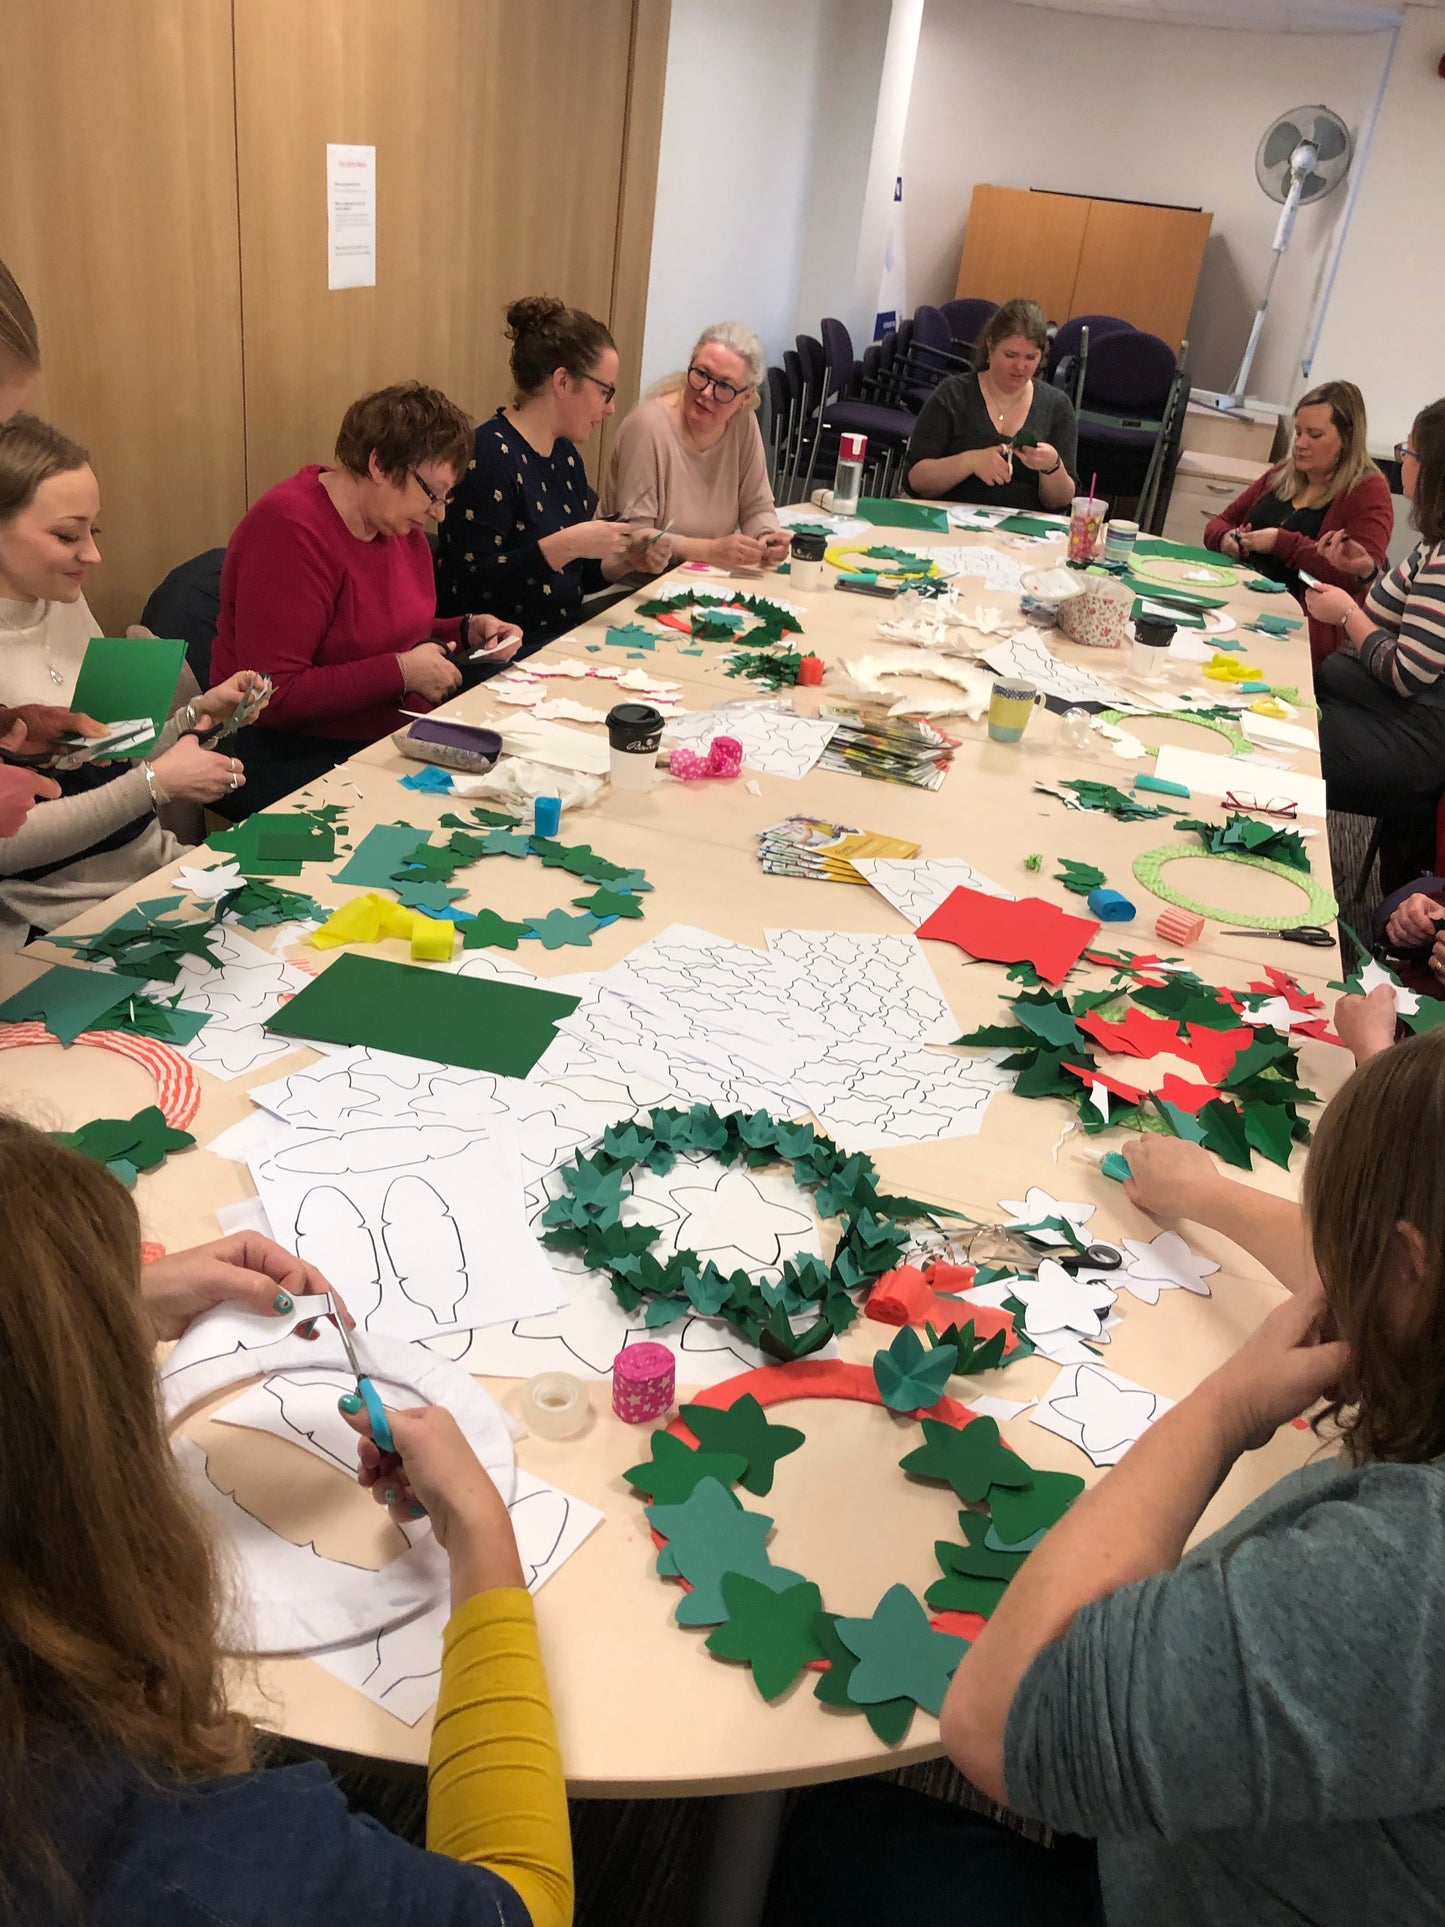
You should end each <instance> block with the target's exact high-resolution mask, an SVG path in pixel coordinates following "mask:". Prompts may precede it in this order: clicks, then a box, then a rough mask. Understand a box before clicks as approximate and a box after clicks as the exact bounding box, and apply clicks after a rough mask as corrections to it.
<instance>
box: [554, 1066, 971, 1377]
mask: <svg viewBox="0 0 1445 1927" xmlns="http://www.w3.org/2000/svg"><path fill="white" fill-rule="evenodd" d="M684 1151H702V1152H705V1153H706V1155H707V1156H709V1157H712V1158H715V1159H716V1160H717V1162H718V1163H719V1164H721V1165H723V1166H724V1167H725V1168H726V1167H729V1166H731V1165H733V1164H736V1163H738V1162H739V1160H741V1161H742V1163H743V1164H744V1166H745V1167H747V1168H749V1169H758V1168H761V1167H762V1166H763V1165H767V1164H786V1165H788V1166H789V1167H790V1169H791V1172H792V1176H793V1181H794V1183H795V1184H797V1185H798V1186H800V1187H801V1188H804V1189H807V1190H811V1191H813V1192H814V1193H815V1195H814V1198H813V1202H814V1204H815V1206H816V1208H817V1211H818V1214H819V1216H820V1217H824V1218H833V1217H836V1218H837V1219H838V1221H839V1236H838V1242H837V1245H836V1246H835V1248H834V1252H833V1262H832V1264H831V1265H825V1264H824V1263H823V1261H822V1259H821V1258H815V1257H813V1256H812V1255H811V1253H804V1254H802V1255H800V1256H794V1257H791V1258H785V1259H784V1260H783V1261H782V1263H781V1265H780V1266H779V1268H778V1276H777V1278H776V1279H770V1280H769V1290H770V1291H771V1292H772V1293H773V1296H772V1297H769V1296H767V1295H766V1294H765V1292H764V1291H763V1289H762V1288H761V1287H760V1286H759V1285H757V1284H755V1283H754V1282H753V1280H752V1278H751V1277H750V1276H749V1275H748V1273H747V1272H746V1271H741V1270H740V1271H735V1272H733V1273H732V1274H731V1276H729V1277H724V1276H723V1274H722V1273H721V1272H719V1271H718V1269H717V1267H716V1266H715V1265H714V1264H713V1263H712V1262H711V1260H707V1261H704V1260H703V1259H701V1258H699V1257H698V1255H697V1253H696V1252H695V1251H675V1252H674V1253H673V1254H672V1256H671V1257H670V1258H669V1259H668V1260H667V1262H666V1264H660V1263H659V1262H658V1260H657V1259H656V1258H654V1257H653V1256H652V1250H651V1247H652V1246H653V1244H654V1243H655V1242H656V1241H657V1239H658V1237H659V1236H660V1235H661V1234H660V1232H659V1230H658V1229H657V1227H656V1226H654V1225H648V1224H646V1223H642V1224H632V1225H624V1224H623V1223H622V1221H621V1207H622V1205H623V1204H624V1203H625V1202H626V1201H627V1198H628V1196H629V1193H628V1192H627V1191H626V1189H625V1181H626V1179H627V1178H628V1176H629V1175H630V1174H631V1172H632V1171H633V1170H635V1169H636V1168H637V1166H638V1165H646V1166H647V1167H648V1168H649V1169H650V1170H653V1171H656V1172H658V1173H659V1174H662V1173H665V1172H667V1171H669V1170H671V1169H672V1167H673V1165H674V1164H675V1163H676V1161H677V1157H678V1154H679V1153H680V1152H684ZM556 1175H557V1177H558V1178H559V1179H560V1181H561V1183H562V1186H563V1191H562V1193H561V1195H559V1196H557V1197H555V1198H553V1199H552V1202H551V1203H550V1204H548V1206H547V1207H546V1209H545V1210H544V1211H543V1213H542V1217H541V1224H542V1225H543V1227H545V1228H544V1230H543V1233H542V1242H543V1243H544V1244H547V1245H550V1246H551V1247H552V1248H553V1249H554V1250H560V1251H572V1252H578V1253H580V1254H581V1256H582V1259H583V1261H584V1263H585V1264H586V1265H587V1266H588V1268H589V1269H591V1270H595V1271H601V1272H602V1273H604V1274H605V1276H606V1278H607V1282H608V1284H609V1285H610V1286H611V1288H612V1293H613V1296H614V1297H615V1298H616V1299H617V1301H618V1303H619V1304H620V1305H621V1306H622V1308H623V1310H624V1311H627V1312H632V1311H635V1310H636V1309H637V1308H638V1306H639V1305H641V1304H642V1303H643V1302H644V1301H645V1302H646V1305H647V1310H646V1312H645V1314H644V1317H645V1322H646V1325H647V1327H648V1329H649V1330H656V1329H658V1328H659V1327H660V1326H663V1325H668V1324H672V1323H675V1322H676V1320H678V1319H679V1318H687V1317H692V1316H694V1315H696V1316H701V1317H707V1318H721V1319H722V1320H723V1321H724V1323H726V1324H728V1325H731V1327H732V1328H733V1330H734V1331H736V1332H740V1333H741V1334H742V1336H743V1337H744V1338H746V1339H747V1340H748V1342H749V1343H750V1344H753V1345H756V1346H758V1348H759V1349H760V1350H761V1351H763V1352H765V1353H767V1355H768V1356H769V1357H771V1358H778V1359H788V1360H790V1359H798V1358H804V1357H806V1356H807V1354H808V1353H809V1352H814V1351H817V1350H818V1349H819V1347H820V1346H823V1345H826V1344H827V1343H828V1341H829V1339H831V1338H833V1337H835V1336H836V1334H837V1333H838V1332H840V1331H846V1330H847V1328H848V1327H849V1325H851V1324H852V1323H853V1321H854V1319H855V1318H856V1317H857V1316H858V1310H857V1307H856V1305H855V1304H854V1303H853V1300H852V1299H851V1298H850V1297H849V1296H848V1294H849V1292H852V1291H858V1290H861V1289H862V1287H863V1286H865V1285H871V1284H872V1283H873V1282H874V1280H875V1279H878V1278H881V1277H882V1276H883V1274H884V1272H886V1271H891V1270H892V1269H893V1268H894V1266H895V1265H897V1264H898V1263H899V1262H900V1258H901V1254H902V1252H903V1250H904V1247H905V1246H906V1245H907V1243H908V1233H907V1232H906V1231H904V1229H903V1228H902V1225H901V1224H900V1223H899V1222H898V1219H900V1218H901V1219H904V1220H917V1219H926V1220H928V1221H929V1222H930V1223H934V1224H936V1223H937V1221H938V1218H939V1216H944V1217H951V1216H956V1215H957V1213H955V1212H950V1211H949V1210H948V1208H947V1207H946V1206H943V1205H928V1204H923V1203H920V1202H919V1200H917V1199H916V1198H899V1197H881V1196H880V1195H879V1192H878V1189H877V1185H876V1182H875V1180H876V1178H877V1172H876V1171H875V1169H874V1167H873V1164H872V1162H871V1160H870V1159H868V1158H866V1157H864V1156H863V1154H862V1153H861V1152H855V1153H854V1154H853V1155H852V1156H851V1157H849V1156H845V1155H844V1153H843V1152H842V1151H841V1150H840V1149H839V1147H838V1146H837V1145H836V1144H834V1143H833V1141H832V1139H831V1138H828V1137H825V1136H824V1135H823V1133H822V1132H821V1131H819V1130H817V1129H816V1128H815V1127H814V1126H813V1125H811V1124H792V1123H789V1122H786V1121H784V1122H779V1121H778V1120H777V1119H776V1118H774V1117H771V1116H770V1115H769V1113H768V1112H767V1111H754V1112H752V1113H748V1112H730V1113H729V1114H728V1115H727V1116H726V1117H723V1116H720V1115H719V1114H718V1112H717V1111H716V1110H714V1108H713V1107H712V1105H710V1104H694V1105H693V1106H692V1107H691V1108H690V1109H689V1110H686V1111H683V1110H666V1109H663V1108H660V1107H659V1108H657V1109H655V1110H653V1111H650V1112H649V1113H648V1115H647V1116H646V1117H645V1118H636V1119H634V1118H630V1117H628V1118H623V1119H621V1120H620V1121H619V1122H618V1123H616V1124H611V1125H609V1126H608V1127H607V1129H606V1130H605V1131H604V1132H603V1134H602V1145H601V1148H600V1149H599V1150H597V1151H595V1152H593V1153H592V1154H591V1155H590V1156H585V1155H579V1156H577V1157H575V1158H572V1159H571V1160H570V1161H569V1162H568V1163H566V1164H562V1165H559V1166H558V1169H557V1173H556ZM641 1208H642V1209H643V1210H645V1209H646V1207H645V1206H643V1207H641ZM808 1310H812V1311H815V1312H816V1313H817V1316H816V1317H815V1318H814V1319H813V1321H812V1323H811V1324H809V1325H808V1326H807V1327H806V1328H805V1329H804V1330H803V1331H801V1332H795V1331H794V1330H793V1326H792V1320H793V1319H794V1318H795V1317H800V1316H801V1315H802V1314H803V1313H804V1312H805V1311H808Z"/></svg>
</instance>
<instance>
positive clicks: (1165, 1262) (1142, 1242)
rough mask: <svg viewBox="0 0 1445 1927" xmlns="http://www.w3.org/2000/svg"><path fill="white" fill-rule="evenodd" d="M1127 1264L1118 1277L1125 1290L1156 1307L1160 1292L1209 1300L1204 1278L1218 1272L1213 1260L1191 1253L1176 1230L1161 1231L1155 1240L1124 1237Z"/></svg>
mask: <svg viewBox="0 0 1445 1927" xmlns="http://www.w3.org/2000/svg"><path fill="white" fill-rule="evenodd" d="M1124 1248H1125V1250H1126V1251H1127V1252H1128V1254H1129V1256H1128V1261H1127V1263H1126V1265H1125V1268H1124V1270H1123V1271H1121V1272H1120V1273H1119V1274H1118V1277H1119V1283H1120V1284H1121V1285H1123V1287H1124V1289H1125V1290H1126V1291H1131V1292H1132V1293H1133V1294H1134V1296H1135V1297H1136V1298H1138V1299H1139V1300H1141V1302H1142V1303H1144V1304H1146V1305H1157V1304H1158V1302H1159V1294H1160V1292H1161V1291H1192V1292H1194V1293H1195V1294H1196V1296H1198V1297H1200V1298H1208V1297H1209V1295H1210V1291H1209V1287H1208V1285H1207V1284H1205V1282H1204V1281H1205V1279H1206V1278H1208V1277H1210V1276H1211V1275H1212V1274H1213V1273H1214V1272H1216V1271H1218V1269H1219V1265H1218V1263H1217V1262H1216V1260H1215V1259H1213V1258H1202V1257H1201V1256H1200V1255H1199V1253H1198V1252H1197V1251H1191V1250H1190V1248H1189V1246H1188V1245H1187V1244H1185V1242H1184V1240H1183V1239H1182V1238H1181V1237H1180V1235H1179V1233H1178V1232H1177V1231H1161V1232H1160V1233H1159V1236H1158V1237H1157V1238H1154V1239H1147V1238H1126V1239H1125V1240H1124Z"/></svg>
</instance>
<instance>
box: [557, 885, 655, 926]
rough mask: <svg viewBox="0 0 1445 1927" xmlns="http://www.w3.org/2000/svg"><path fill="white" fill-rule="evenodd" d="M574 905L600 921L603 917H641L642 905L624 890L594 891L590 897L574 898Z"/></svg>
mask: <svg viewBox="0 0 1445 1927" xmlns="http://www.w3.org/2000/svg"><path fill="white" fill-rule="evenodd" d="M572 901H573V903H574V904H577V905H578V906H579V907H580V908H581V909H583V910H589V911H590V912H591V913H592V915H593V916H594V917H597V918H598V919H599V920H600V919H601V918H603V917H640V916H641V915H642V905H641V904H640V903H639V902H638V901H637V898H636V897H634V896H630V895H628V894H627V893H626V892H625V891H622V890H607V889H600V890H594V891H593V892H592V894H591V896H590V897H573V899H572Z"/></svg>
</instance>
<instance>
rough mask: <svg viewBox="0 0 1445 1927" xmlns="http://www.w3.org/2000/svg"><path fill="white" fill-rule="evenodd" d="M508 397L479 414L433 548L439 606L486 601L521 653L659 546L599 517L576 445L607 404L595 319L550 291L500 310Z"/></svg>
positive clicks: (642, 570) (612, 359)
mask: <svg viewBox="0 0 1445 1927" xmlns="http://www.w3.org/2000/svg"><path fill="white" fill-rule="evenodd" d="M507 335H508V338H509V339H510V341H511V343H512V352H511V367H512V380H513V382H514V383H515V384H516V392H515V394H514V396H513V399H512V403H511V406H510V407H508V408H499V409H498V410H497V412H496V414H495V415H493V416H492V418H491V420H490V421H485V422H483V423H482V425H481V427H480V428H479V429H478V430H477V435H476V440H475V442H474V443H473V445H472V452H471V458H470V460H469V461H468V463H467V468H466V472H465V474H464V475H463V476H462V479H461V481H460V482H459V483H458V484H457V486H456V489H455V490H454V491H453V494H452V499H451V504H450V510H451V513H450V518H449V520H447V521H446V522H444V523H443V524H442V527H441V531H440V541H439V545H438V549H437V562H436V579H437V607H438V609H439V610H440V611H441V612H442V614H443V615H451V614H453V613H455V612H456V611H459V610H462V609H476V608H487V609H490V610H491V611H492V613H493V614H494V615H498V616H503V617H505V618H506V619H507V621H509V622H515V623H519V624H520V625H521V627H522V630H523V632H524V634H525V636H526V641H525V642H524V643H523V645H522V648H521V650H520V652H519V653H520V654H522V655H524V656H529V655H531V653H532V651H533V650H534V649H540V648H541V647H542V645H543V643H545V642H550V641H551V640H552V638H553V637H554V636H560V635H561V634H562V632H563V631H564V630H566V629H570V628H571V627H572V626H573V625H574V623H577V622H580V621H581V620H582V600H583V597H584V596H589V595H595V594H597V593H599V592H600V591H601V590H603V589H605V588H606V587H607V585H608V583H610V582H618V581H621V580H622V578H623V577H624V576H628V575H633V574H648V575H655V574H656V573H657V571H658V570H659V569H665V568H666V567H667V566H668V563H669V562H670V560H671V558H672V550H671V547H670V546H669V545H668V544H667V543H666V542H663V541H660V540H650V539H649V536H650V531H648V530H645V529H644V530H640V531H639V530H634V529H632V528H629V527H628V526H627V525H626V524H625V523H622V522H618V521H604V520H600V519H599V518H598V515H597V492H596V490H595V489H594V488H593V487H592V485H591V483H590V482H589V481H588V480H587V472H586V470H585V469H584V468H583V466H582V457H581V455H580V454H579V453H578V448H579V446H580V444H582V443H584V442H587V441H590V440H591V438H592V435H593V433H594V432H595V431H596V430H597V429H598V428H599V427H600V426H601V424H602V423H603V422H604V421H606V419H607V417H608V416H609V415H610V414H612V412H613V402H614V397H615V396H616V393H617V367H618V363H617V347H616V344H615V343H614V342H613V339H612V336H611V335H610V334H609V333H608V331H607V328H606V327H605V325H604V324H603V323H602V322H600V321H598V320H597V319H596V317H595V316H594V315H590V314H585V313H584V312H583V311H582V309H581V308H569V307H568V306H567V304H566V302H564V301H559V300H557V299H556V297H555V296H554V295H549V294H539V295H527V296H525V297H524V298H523V299H522V300H520V301H514V302H513V303H512V304H511V306H510V307H509V308H508V309H507Z"/></svg>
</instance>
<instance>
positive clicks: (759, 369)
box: [601, 321, 788, 569]
mask: <svg viewBox="0 0 1445 1927" xmlns="http://www.w3.org/2000/svg"><path fill="white" fill-rule="evenodd" d="M764 372H765V363H764V360H763V344H762V342H761V341H759V340H758V337H757V336H756V335H755V334H754V333H753V331H752V329H751V328H745V327H744V326H743V324H742V323H741V322H740V321H719V322H716V323H715V324H714V325H713V326H712V327H711V328H705V329H704V330H703V333H702V335H701V337H700V338H699V340H698V343H697V346H696V347H695V348H694V349H693V351H692V354H691V355H690V356H689V357H688V364H687V368H686V370H685V372H684V373H682V374H680V375H673V376H672V377H670V378H669V379H668V380H667V381H664V382H662V383H660V384H659V385H658V387H657V388H655V389H654V390H653V392H652V393H651V394H650V395H649V396H648V397H647V399H646V401H641V402H639V403H638V404H637V406H636V408H634V409H633V410H632V412H631V414H630V415H628V417H627V419H626V420H625V421H624V422H623V424H622V426H621V428H620V429H619V430H618V431H617V440H616V443H615V444H614V446H613V450H612V465H611V468H610V469H609V470H608V475H607V486H606V487H605V489H604V490H603V492H602V511H601V512H602V514H603V515H604V516H615V517H616V518H617V519H618V520H619V521H622V522H631V523H633V524H634V525H635V526H637V527H639V528H646V529H649V530H653V529H660V530H661V531H662V532H663V533H664V534H665V535H666V536H667V538H668V540H669V541H670V542H671V544H672V549H673V554H674V555H675V556H676V557H677V559H678V560H679V561H687V562H715V563H719V564H721V565H722V566H723V567H724V568H751V569H756V568H759V567H762V568H767V567H770V566H772V565H773V564H775V563H778V562H781V561H782V559H783V557H784V556H785V555H786V554H787V552H788V536H787V535H786V533H785V532H784V531H783V530H782V529H780V528H779V527H778V518H777V514H776V512H775V510H774V507H773V491H772V489H771V488H770V487H769V486H768V468H767V463H766V461H765V460H764V458H763V438H762V435H761V434H760V433H759V431H758V422H757V414H756V410H757V406H758V395H759V388H760V385H761V383H762V379H763V375H764Z"/></svg>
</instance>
